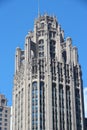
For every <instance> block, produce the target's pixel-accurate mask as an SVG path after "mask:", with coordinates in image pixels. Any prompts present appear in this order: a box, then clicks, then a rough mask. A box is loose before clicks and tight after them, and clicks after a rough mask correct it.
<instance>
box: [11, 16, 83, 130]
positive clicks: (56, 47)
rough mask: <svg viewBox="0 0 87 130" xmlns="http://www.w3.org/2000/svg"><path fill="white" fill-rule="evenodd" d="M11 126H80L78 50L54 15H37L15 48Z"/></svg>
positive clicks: (61, 129) (21, 129) (70, 129)
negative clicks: (22, 41)
mask: <svg viewBox="0 0 87 130" xmlns="http://www.w3.org/2000/svg"><path fill="white" fill-rule="evenodd" d="M13 130H84V104H83V83H82V72H81V66H80V64H79V61H78V52H77V48H76V47H75V46H73V45H72V39H71V38H70V37H68V38H66V39H65V38H64V31H63V30H62V29H61V26H60V25H59V23H58V21H57V19H56V17H51V16H48V15H46V14H45V15H44V16H39V18H38V19H36V20H35V23H34V31H33V32H29V33H28V35H27V36H26V38H25V48H24V50H21V49H20V48H17V49H16V56H15V76H14V88H13Z"/></svg>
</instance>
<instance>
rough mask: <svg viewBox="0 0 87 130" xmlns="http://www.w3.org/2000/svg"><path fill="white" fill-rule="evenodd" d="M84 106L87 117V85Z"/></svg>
mask: <svg viewBox="0 0 87 130" xmlns="http://www.w3.org/2000/svg"><path fill="white" fill-rule="evenodd" d="M84 107H85V117H87V87H85V88H84Z"/></svg>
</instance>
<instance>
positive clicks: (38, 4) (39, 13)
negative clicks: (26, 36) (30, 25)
mask: <svg viewBox="0 0 87 130" xmlns="http://www.w3.org/2000/svg"><path fill="white" fill-rule="evenodd" d="M39 17H40V0H38V18H39Z"/></svg>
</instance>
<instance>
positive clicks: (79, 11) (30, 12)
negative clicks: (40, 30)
mask: <svg viewBox="0 0 87 130" xmlns="http://www.w3.org/2000/svg"><path fill="white" fill-rule="evenodd" d="M46 12H47V13H48V14H49V15H55V16H57V18H58V22H59V24H61V27H62V29H64V31H65V37H67V36H70V37H71V38H72V40H73V45H75V46H77V47H78V53H79V62H80V64H81V66H82V71H83V83H84V87H87V58H86V57H87V2H86V0H40V13H41V14H44V13H46ZM37 13H38V0H0V93H3V94H5V95H6V97H7V99H8V104H9V105H12V88H13V76H14V61H15V50H16V47H17V46H20V47H21V48H22V49H23V48H24V41H25V36H26V34H27V33H28V31H29V30H33V24H34V20H35V18H37ZM86 94H87V93H86Z"/></svg>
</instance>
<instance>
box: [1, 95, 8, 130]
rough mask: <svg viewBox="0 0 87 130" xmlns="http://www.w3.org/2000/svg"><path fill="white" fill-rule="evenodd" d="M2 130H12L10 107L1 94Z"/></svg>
mask: <svg viewBox="0 0 87 130" xmlns="http://www.w3.org/2000/svg"><path fill="white" fill-rule="evenodd" d="M0 130H10V107H8V106H7V99H6V97H5V96H4V95H3V94H0Z"/></svg>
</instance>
